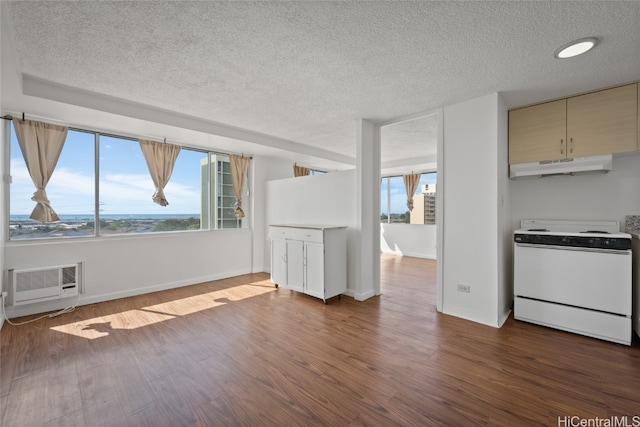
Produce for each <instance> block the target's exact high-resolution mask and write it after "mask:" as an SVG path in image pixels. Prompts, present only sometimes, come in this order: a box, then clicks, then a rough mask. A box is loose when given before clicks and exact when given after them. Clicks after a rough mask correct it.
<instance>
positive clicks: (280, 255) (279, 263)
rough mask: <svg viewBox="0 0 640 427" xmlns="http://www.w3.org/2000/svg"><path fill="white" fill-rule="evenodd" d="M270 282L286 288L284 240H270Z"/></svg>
mask: <svg viewBox="0 0 640 427" xmlns="http://www.w3.org/2000/svg"><path fill="white" fill-rule="evenodd" d="M271 281H272V282H273V283H275V284H277V285H281V286H287V244H286V243H285V240H284V239H272V240H271Z"/></svg>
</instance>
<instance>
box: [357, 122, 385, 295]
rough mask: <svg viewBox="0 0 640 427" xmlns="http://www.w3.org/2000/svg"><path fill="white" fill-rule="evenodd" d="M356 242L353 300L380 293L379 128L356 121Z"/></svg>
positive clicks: (369, 123)
mask: <svg viewBox="0 0 640 427" xmlns="http://www.w3.org/2000/svg"><path fill="white" fill-rule="evenodd" d="M356 131H357V141H356V216H357V217H356V224H357V230H356V236H357V238H356V242H357V251H356V253H357V260H356V261H357V265H358V267H357V277H356V286H355V295H354V298H355V299H356V300H358V301H364V300H365V299H367V298H370V297H372V296H375V295H379V294H380V128H379V127H378V126H376V125H374V124H373V123H371V122H370V121H368V120H364V119H360V120H358V122H357V129H356Z"/></svg>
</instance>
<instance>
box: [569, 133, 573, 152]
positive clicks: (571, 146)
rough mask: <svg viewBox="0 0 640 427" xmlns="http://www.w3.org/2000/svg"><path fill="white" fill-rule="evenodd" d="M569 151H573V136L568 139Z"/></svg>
mask: <svg viewBox="0 0 640 427" xmlns="http://www.w3.org/2000/svg"><path fill="white" fill-rule="evenodd" d="M569 153H573V137H572V138H571V139H570V143H569Z"/></svg>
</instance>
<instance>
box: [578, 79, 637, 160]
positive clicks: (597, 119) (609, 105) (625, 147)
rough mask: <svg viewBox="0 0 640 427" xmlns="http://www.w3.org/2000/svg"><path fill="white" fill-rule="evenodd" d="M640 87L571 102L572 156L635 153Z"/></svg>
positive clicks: (630, 87)
mask: <svg viewBox="0 0 640 427" xmlns="http://www.w3.org/2000/svg"><path fill="white" fill-rule="evenodd" d="M637 98H638V89H637V84H632V85H627V86H621V87H617V88H613V89H607V90H601V91H599V92H593V93H588V94H586V95H580V96H574V97H573V98H569V99H568V101H567V102H568V103H567V137H568V138H569V141H568V143H569V146H568V147H567V148H568V150H569V153H568V156H569V157H581V156H592V155H596V154H609V153H622V152H625V151H635V150H636V148H637V144H638V136H637V132H638V129H637V126H638V125H637V123H636V121H637V119H638V112H637V108H638V99H637Z"/></svg>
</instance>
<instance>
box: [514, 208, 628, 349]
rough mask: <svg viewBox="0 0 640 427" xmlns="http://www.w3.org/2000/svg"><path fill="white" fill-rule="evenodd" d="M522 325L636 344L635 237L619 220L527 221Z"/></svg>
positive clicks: (520, 283)
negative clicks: (633, 265) (634, 324)
mask: <svg viewBox="0 0 640 427" xmlns="http://www.w3.org/2000/svg"><path fill="white" fill-rule="evenodd" d="M514 245H515V246H514V317H515V318H516V319H517V320H522V321H527V322H531V323H536V324H540V325H544V326H549V327H552V328H556V329H562V330H565V331H569V332H574V333H578V334H582V335H587V336H591V337H595V338H600V339H604V340H608V341H613V342H617V343H620V344H626V345H631V337H632V324H631V317H632V314H631V313H632V307H631V300H632V298H631V295H632V293H631V284H632V279H631V263H632V259H631V258H632V257H631V235H630V234H627V233H622V232H620V225H619V223H618V222H617V221H549V220H522V222H521V228H520V229H519V230H516V231H515V232H514Z"/></svg>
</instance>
